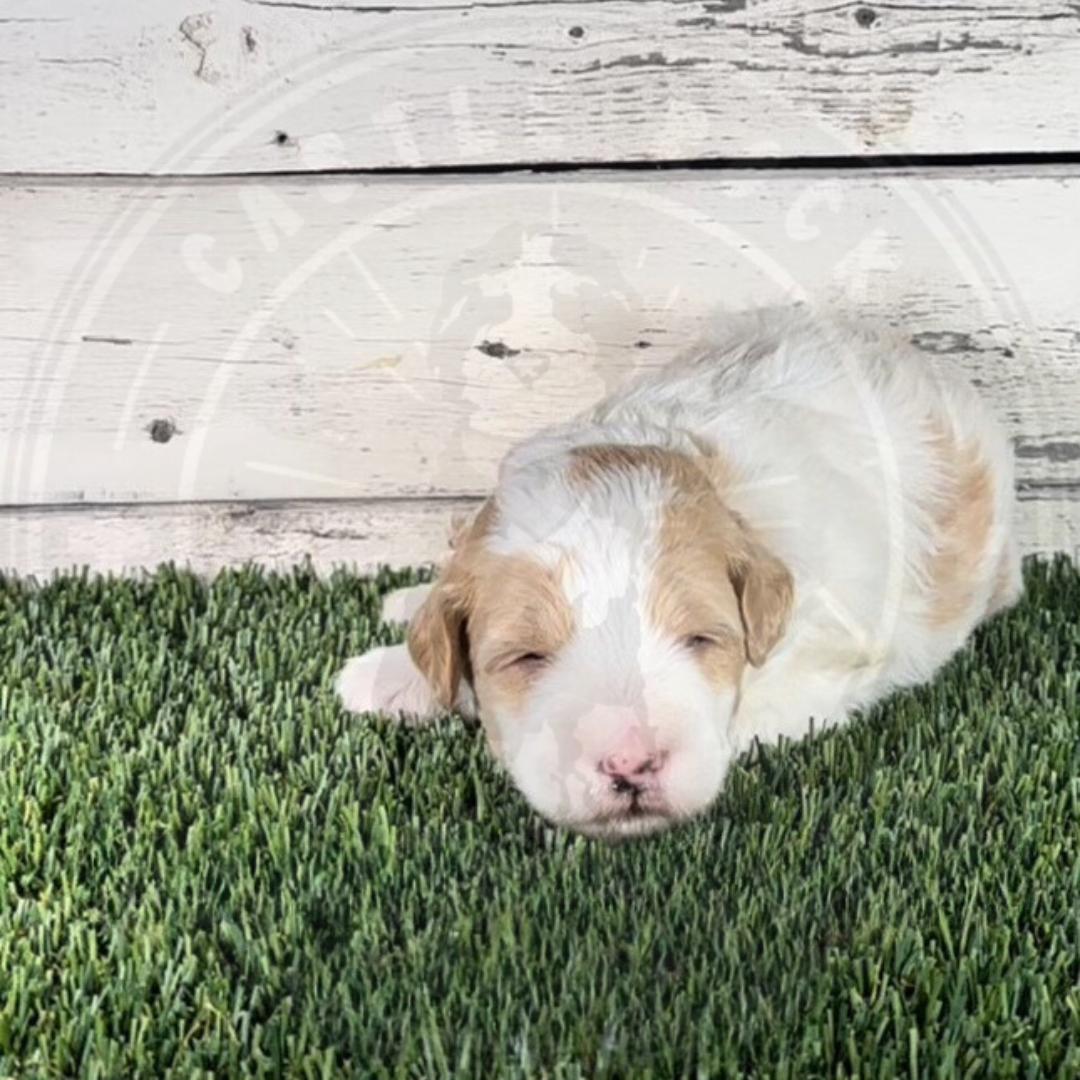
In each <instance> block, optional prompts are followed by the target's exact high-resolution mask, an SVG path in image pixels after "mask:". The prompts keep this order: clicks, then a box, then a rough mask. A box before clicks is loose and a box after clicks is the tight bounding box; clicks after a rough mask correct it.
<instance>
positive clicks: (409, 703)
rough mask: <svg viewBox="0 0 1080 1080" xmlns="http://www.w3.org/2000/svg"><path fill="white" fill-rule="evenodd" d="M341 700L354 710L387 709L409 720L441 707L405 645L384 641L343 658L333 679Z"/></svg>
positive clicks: (431, 714) (429, 715)
mask: <svg viewBox="0 0 1080 1080" xmlns="http://www.w3.org/2000/svg"><path fill="white" fill-rule="evenodd" d="M334 689H335V690H336V691H337V695H338V698H339V699H340V700H341V704H342V705H344V706H345V708H346V709H348V710H349V711H350V712H354V713H365V712H375V713H389V714H391V715H395V714H396V715H397V716H399V717H400V718H401V719H403V720H409V721H412V722H413V723H425V722H427V721H429V720H433V719H434V718H435V717H436V716H438V715H439V714H440V713H442V712H443V711H444V710H443V709H442V708H441V706H440V705H439V702H438V701H437V700H436V699H435V695H434V694H433V693H432V692H431V688H430V687H429V686H428V684H427V680H426V679H425V678H424V676H423V675H421V674H420V672H419V671H418V670H417V667H416V665H415V664H414V663H413V662H412V657H411V656H409V650H408V647H407V646H405V645H385V646H382V647H380V648H377V649H371V650H370V651H369V652H366V653H364V654H363V655H362V656H354V657H353V658H352V659H351V660H348V661H346V663H345V666H344V667H343V668H342V669H341V671H340V672H339V674H338V677H337V679H336V680H335V681H334Z"/></svg>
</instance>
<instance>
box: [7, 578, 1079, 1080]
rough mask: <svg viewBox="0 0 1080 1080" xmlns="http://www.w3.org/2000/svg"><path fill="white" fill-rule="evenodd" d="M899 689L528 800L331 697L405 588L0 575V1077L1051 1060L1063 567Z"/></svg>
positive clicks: (1056, 1071) (1066, 681) (450, 737)
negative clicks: (841, 713)
mask: <svg viewBox="0 0 1080 1080" xmlns="http://www.w3.org/2000/svg"><path fill="white" fill-rule="evenodd" d="M1026 574H1027V586H1028V591H1027V596H1026V599H1025V601H1024V603H1023V604H1022V605H1021V606H1020V607H1019V608H1017V609H1016V610H1014V611H1013V612H1011V613H1009V614H1007V615H1006V616H1004V617H1000V618H998V619H997V620H995V621H994V622H993V623H991V624H990V625H989V626H987V627H985V628H984V629H983V630H982V631H980V632H979V633H978V634H977V636H976V638H975V639H974V641H973V642H972V643H971V645H970V646H969V647H968V648H967V649H966V650H965V651H964V652H963V654H962V655H961V656H959V657H958V658H957V660H956V661H955V662H954V663H953V664H952V665H951V666H950V667H949V669H948V670H947V672H946V673H945V674H944V675H943V676H942V678H940V679H939V680H938V681H937V682H936V683H935V684H934V685H933V686H931V687H928V688H924V689H921V690H918V691H916V692H913V693H908V694H905V695H903V696H901V697H898V698H896V699H894V700H893V701H891V702H890V703H888V704H887V705H885V706H884V707H882V708H880V709H878V710H876V711H875V713H874V714H873V715H872V716H870V717H868V718H867V719H865V720H862V721H859V722H857V723H856V724H854V725H853V726H851V727H849V728H847V729H846V730H844V731H841V732H837V733H830V734H828V735H826V736H823V737H819V738H817V739H815V740H810V741H806V742H803V743H801V744H798V745H794V746H787V747H783V748H781V749H779V750H772V751H766V752H765V753H763V754H762V756H761V758H760V760H758V761H756V762H755V763H752V764H750V763H746V762H744V763H742V764H741V765H740V766H739V767H737V768H736V769H735V770H734V771H733V773H732V774H731V777H730V780H729V782H728V785H727V787H726V790H725V793H724V794H723V796H722V798H721V800H720V802H719V804H718V805H717V806H716V807H715V810H714V811H713V812H712V813H711V814H709V815H708V816H707V817H705V818H703V819H702V820H700V821H698V822H696V823H694V824H691V825H689V826H686V827H683V828H682V829H680V830H678V831H676V832H673V833H669V834H666V835H664V836H661V837H660V838H657V839H652V840H645V841H635V842H632V843H629V844H625V845H620V846H615V847H609V846H605V845H604V844H602V843H599V842H596V841H589V840H585V839H581V838H577V837H575V836H572V835H569V834H566V833H563V832H560V831H556V830H553V829H551V828H549V827H548V826H546V825H545V824H544V823H543V822H542V821H541V820H539V819H538V818H537V817H535V816H534V815H533V813H532V812H531V811H530V810H529V809H528V808H527V807H526V806H525V805H524V803H523V801H522V800H521V799H520V798H519V797H518V796H517V795H516V793H515V792H514V791H513V789H512V788H511V786H510V785H509V783H508V782H507V781H506V780H505V779H504V778H503V777H502V776H501V774H500V773H499V772H498V771H497V769H496V768H495V767H494V766H493V765H492V764H491V762H490V761H489V758H488V756H487V752H486V750H485V749H484V747H483V744H482V739H481V737H480V735H479V732H478V731H477V730H475V729H473V728H468V727H466V726H464V725H463V724H462V723H461V722H455V721H453V720H448V721H444V722H442V723H440V724H438V725H436V726H435V727H432V728H426V729H402V728H398V727H395V726H394V725H393V724H392V723H390V722H388V721H385V720H377V719H375V720H370V721H362V720H358V719H356V718H354V717H350V716H348V715H346V714H344V713H343V712H342V711H341V710H340V709H339V707H338V705H337V704H336V703H335V701H334V698H333V696H332V693H331V690H330V683H331V679H332V676H333V674H334V673H335V671H336V669H337V666H338V664H339V661H340V660H341V659H342V658H343V657H345V656H346V655H349V654H352V653H355V652H358V651H361V650H362V649H364V648H365V647H366V646H367V645H369V644H370V643H372V642H376V641H386V640H390V639H391V637H392V632H391V631H390V630H388V629H387V628H384V627H380V626H378V625H377V624H375V623H374V621H373V618H374V612H375V611H376V609H377V596H378V593H379V592H380V590H382V589H384V588H387V587H389V586H391V585H392V584H396V583H401V582H404V581H405V580H407V577H406V576H405V575H401V574H398V575H393V574H389V573H384V574H381V575H379V577H378V578H376V579H373V580H357V579H355V578H351V577H349V576H347V575H344V574H338V575H336V576H335V577H334V578H333V579H332V580H330V581H319V580H318V579H317V578H316V577H315V576H314V575H313V574H311V573H309V572H307V571H297V572H295V573H293V574H290V575H287V576H264V575H262V574H259V573H257V572H255V571H250V570H249V571H243V572H230V573H223V574H222V575H220V576H219V577H218V578H217V579H216V580H215V581H214V582H213V583H212V584H210V585H205V584H200V583H199V582H198V581H197V580H196V579H195V578H194V577H192V576H189V575H187V574H184V573H180V572H177V571H174V570H172V569H164V570H162V571H160V572H158V573H157V574H156V575H154V576H153V577H152V578H150V579H148V580H144V581H139V582H135V581H130V580H119V581H118V580H113V581H103V580H101V579H88V578H86V577H77V576H76V577H67V578H61V579H57V580H54V581H53V582H51V583H49V584H47V585H44V586H36V585H33V584H30V583H26V582H21V581H18V580H13V579H0V673H2V674H0V713H2V719H0V1076H17V1077H38V1076H41V1077H76V1076H77V1077H87V1078H92V1077H147V1078H155V1080H157V1078H163V1077H173V1076H175V1077H195V1076H202V1077H214V1078H227V1077H254V1076H265V1077H336V1076H362V1077H369V1076H370V1077H430V1078H436V1077H444V1076H457V1077H468V1078H470V1080H472V1078H485V1080H486V1078H495V1077H631V1076H635V1077H636V1076H642V1077H644V1076H655V1077H681V1076H697V1077H713V1076H725V1077H726V1076H751V1075H756V1076H769V1077H791V1078H799V1080H808V1078H812V1077H825V1076H829V1077H846V1076H861V1077H873V1078H878V1077H886V1076H905V1077H921V1076H948V1077H952V1076H964V1077H990V1076H993V1077H1006V1076H1018V1077H1020V1076H1022V1077H1034V1076H1063V1077H1064V1076H1068V1077H1075V1076H1077V1075H1080V989H1078V982H1080V906H1078V901H1080V859H1078V850H1080V738H1078V735H1080V705H1078V678H1080V677H1078V668H1080V665H1078V663H1077V660H1078V652H1080V629H1078V625H1077V614H1078V612H1080V574H1078V572H1077V570H1076V569H1075V568H1073V567H1072V566H1071V565H1070V564H1068V563H1066V562H1065V561H1064V560H1059V561H1057V562H1055V563H1053V564H1029V565H1028V566H1027V568H1026Z"/></svg>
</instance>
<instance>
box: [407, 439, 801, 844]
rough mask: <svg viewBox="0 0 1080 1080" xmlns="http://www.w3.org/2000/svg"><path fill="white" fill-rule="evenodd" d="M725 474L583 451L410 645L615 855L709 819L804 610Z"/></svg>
mask: <svg viewBox="0 0 1080 1080" xmlns="http://www.w3.org/2000/svg"><path fill="white" fill-rule="evenodd" d="M722 491H723V477H722V469H721V468H720V467H719V466H718V463H717V462H716V460H715V459H712V458H708V457H704V456H701V455H696V454H689V453H682V452H678V451H673V450H668V449H662V448H659V447H653V446H629V445H627V446H612V445H603V446H578V447H574V448H572V449H570V450H556V451H553V452H552V453H550V454H548V455H543V456H540V457H533V458H531V459H526V460H517V461H515V460H514V459H513V458H511V459H510V460H509V462H508V464H507V465H506V466H504V468H503V471H502V473H501V474H500V482H499V486H498V489H497V491H496V494H495V495H494V496H493V498H492V499H490V500H489V501H488V502H487V503H486V504H485V505H484V507H483V509H482V510H481V511H480V513H479V514H478V515H477V517H476V518H475V519H474V520H473V521H472V523H471V524H469V525H467V526H465V527H464V528H463V529H462V530H461V531H460V532H459V534H458V536H457V537H456V540H455V543H454V550H453V555H452V557H451V559H450V561H449V563H448V564H447V566H446V567H445V569H444V570H443V572H442V574H441V575H440V577H439V579H438V581H437V583H436V586H435V588H434V589H433V590H432V592H431V594H430V596H429V598H428V599H427V601H426V602H425V604H424V605H423V607H422V608H421V609H420V611H419V612H418V613H417V614H416V616H415V617H414V618H413V620H412V622H411V624H410V627H409V633H408V644H409V649H410V652H411V654H412V657H413V659H414V661H415V663H416V664H417V666H418V667H419V668H420V670H421V671H422V672H423V673H424V675H425V677H426V678H427V679H428V681H429V683H430V684H431V686H432V687H433V689H434V690H435V691H436V693H437V694H438V696H439V697H440V699H441V700H442V702H443V704H444V705H445V706H446V707H448V708H449V707H452V705H453V703H454V702H455V700H456V699H457V696H458V692H459V689H460V686H461V683H462V681H467V682H468V683H469V684H470V685H471V686H472V689H473V691H474V693H475V696H476V699H477V702H478V706H479V710H480V717H481V719H482V721H483V724H484V728H485V730H486V732H487V736H488V740H489V742H490V744H491V747H492V750H493V751H494V752H495V754H496V756H497V757H499V758H500V759H501V761H502V762H503V763H504V764H505V766H506V767H507V768H508V770H509V772H510V774H511V776H512V777H513V779H514V781H515V783H516V784H517V785H518V787H519V788H520V789H521V791H522V792H523V793H524V795H525V796H526V797H527V798H528V799H529V801H530V802H531V803H532V804H533V806H534V807H535V808H536V809H537V810H539V811H540V812H541V813H543V814H544V815H545V816H547V817H548V818H550V819H552V820H553V821H555V822H558V823H561V824H565V825H568V826H570V827H572V828H575V829H577V830H579V831H581V832H585V833H590V834H594V835H602V836H608V837H616V836H624V835H633V834H637V833H645V832H650V831H654V830H656V829H658V828H662V827H663V826H665V825H666V824H669V823H671V822H673V821H675V820H677V819H679V818H683V817H686V816H689V815H691V814H693V813H695V812H697V811H700V810H702V809H704V808H705V807H706V806H707V805H708V804H709V803H710V802H711V801H712V800H713V799H714V797H715V796H716V795H717V793H718V792H719V790H720V787H721V784H722V782H723V778H724V775H725V773H726V771H727V766H728V764H729V761H730V758H731V751H730V748H729V744H728V740H727V728H728V724H729V721H730V720H731V717H732V715H733V713H734V711H735V709H736V708H737V706H738V701H739V690H740V684H741V680H742V676H743V671H744V668H745V666H746V665H747V664H752V665H759V666H760V665H761V664H762V663H764V661H765V659H766V657H767V656H768V655H769V652H770V651H771V650H772V648H773V646H774V645H775V644H776V642H777V641H778V640H779V639H780V637H781V636H782V634H783V632H784V629H785V625H786V622H787V618H788V614H789V612H790V608H791V603H792V580H791V575H790V574H789V573H788V571H787V569H786V567H785V566H784V565H783V564H782V563H781V562H780V561H779V560H777V559H776V558H775V557H774V556H773V555H772V554H770V553H769V552H768V551H767V550H766V549H765V548H764V547H762V545H761V544H760V543H759V542H758V541H757V540H756V539H755V538H754V537H753V536H752V535H751V533H750V532H749V531H748V529H747V528H746V526H745V525H744V523H743V522H742V521H741V520H740V519H739V517H738V516H737V515H736V514H734V513H733V512H732V511H731V510H730V509H728V508H727V507H726V506H725V504H724V501H723V497H722Z"/></svg>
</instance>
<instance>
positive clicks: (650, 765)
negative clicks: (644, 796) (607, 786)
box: [597, 739, 668, 793]
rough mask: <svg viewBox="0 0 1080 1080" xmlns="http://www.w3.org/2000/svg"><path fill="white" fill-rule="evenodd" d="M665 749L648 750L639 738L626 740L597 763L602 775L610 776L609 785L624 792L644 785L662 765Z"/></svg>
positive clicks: (665, 759) (665, 754) (664, 760)
mask: <svg viewBox="0 0 1080 1080" xmlns="http://www.w3.org/2000/svg"><path fill="white" fill-rule="evenodd" d="M667 757H668V755H667V751H666V750H650V749H649V748H648V747H647V746H645V745H643V744H642V743H641V742H640V741H639V740H636V739H634V740H628V741H627V742H626V743H624V744H623V745H622V746H620V747H619V749H618V750H616V751H615V752H614V753H612V754H609V755H608V756H607V757H606V758H604V759H603V760H602V761H600V763H599V764H598V766H597V768H598V769H599V770H600V773H601V774H602V775H603V776H607V777H610V778H611V786H612V787H613V788H614V789H615V791H617V792H619V793H626V792H630V791H633V790H635V789H639V788H641V787H644V786H646V785H647V784H648V783H649V782H650V781H651V780H652V779H655V777H656V774H657V773H659V772H660V771H661V769H663V767H664V763H665V762H666V761H667Z"/></svg>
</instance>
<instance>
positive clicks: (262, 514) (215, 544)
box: [0, 498, 1080, 578]
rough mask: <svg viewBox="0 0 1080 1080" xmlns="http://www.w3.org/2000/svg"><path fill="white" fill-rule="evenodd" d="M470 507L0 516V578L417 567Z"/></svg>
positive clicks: (1037, 520)
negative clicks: (303, 565)
mask: <svg viewBox="0 0 1080 1080" xmlns="http://www.w3.org/2000/svg"><path fill="white" fill-rule="evenodd" d="M476 505H477V502H476V501H475V500H450V499H437V500H416V501H412V500H384V501H377V502H362V501H355V500H334V501H329V500H328V501H325V502H314V503H294V504H290V503H275V504H265V503H263V504H243V503H194V504H190V503H189V504H173V505H163V506H97V507H58V508H40V509H36V508H24V509H19V510H0V570H4V571H13V572H15V573H19V574H23V575H31V574H32V575H35V576H37V577H39V578H45V577H48V576H49V575H51V574H52V573H53V572H55V571H58V570H60V571H62V570H68V569H71V568H73V567H83V566H85V567H88V568H89V569H90V570H91V571H95V572H100V573H130V572H134V571H138V570H141V569H145V568H152V567H154V566H157V565H158V564H159V563H163V562H174V563H176V564H178V565H181V566H185V565H186V566H189V567H191V568H192V569H193V570H195V571H197V572H198V573H212V572H214V571H215V570H218V569H220V568H222V567H226V566H239V565H242V564H244V563H248V562H252V563H256V564H258V565H260V566H266V567H269V568H270V569H275V570H282V569H285V568H287V567H290V566H293V565H295V564H297V563H299V562H301V561H303V560H304V559H307V558H310V559H311V562H312V564H313V565H314V566H315V567H316V569H318V570H319V571H320V572H328V571H329V570H331V569H333V568H334V567H337V566H351V567H354V568H356V569H357V570H359V571H360V572H362V573H370V572H373V571H374V570H376V569H377V568H378V567H379V566H380V565H390V566H394V567H404V566H419V565H422V564H425V563H429V562H433V561H436V560H438V559H440V558H442V557H443V556H444V555H445V554H446V542H447V533H448V525H449V522H450V517H451V515H452V514H453V513H455V512H457V511H462V510H467V509H469V508H471V507H475V506H476ZM1019 534H1020V540H1021V545H1022V548H1023V551H1024V553H1025V554H1050V553H1053V552H1055V551H1064V552H1067V553H1069V554H1070V555H1072V556H1073V558H1078V557H1080V500H1072V501H1068V500H1042V499H1037V500H1030V499H1026V498H1025V499H1023V500H1022V501H1021V502H1020V504H1019Z"/></svg>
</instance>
